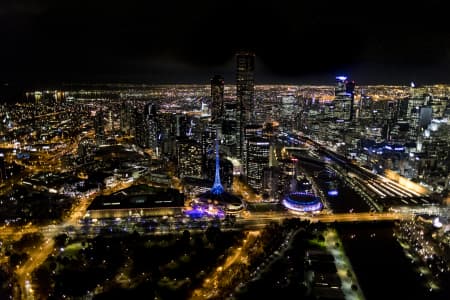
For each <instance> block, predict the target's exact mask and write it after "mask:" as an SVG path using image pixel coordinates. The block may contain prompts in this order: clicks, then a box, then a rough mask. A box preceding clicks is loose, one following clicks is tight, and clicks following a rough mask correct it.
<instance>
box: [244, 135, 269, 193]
mask: <svg viewBox="0 0 450 300" xmlns="http://www.w3.org/2000/svg"><path fill="white" fill-rule="evenodd" d="M247 150H248V152H247V153H248V155H247V161H246V165H247V167H246V170H247V183H248V184H249V185H250V186H251V187H252V188H254V189H255V190H256V191H258V192H259V191H261V189H262V187H263V175H264V171H265V170H266V169H267V168H268V167H269V154H270V143H269V140H267V139H265V138H262V137H252V138H249V139H248V140H247Z"/></svg>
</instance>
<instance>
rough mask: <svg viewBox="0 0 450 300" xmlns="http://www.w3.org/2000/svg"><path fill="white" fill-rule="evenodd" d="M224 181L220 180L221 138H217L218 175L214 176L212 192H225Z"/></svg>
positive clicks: (217, 193)
mask: <svg viewBox="0 0 450 300" xmlns="http://www.w3.org/2000/svg"><path fill="white" fill-rule="evenodd" d="M224 191H225V190H224V188H223V186H222V183H221V182H220V165H219V140H218V139H216V175H215V177H214V184H213V187H212V188H211V193H213V194H214V195H220V194H222V193H223V192H224Z"/></svg>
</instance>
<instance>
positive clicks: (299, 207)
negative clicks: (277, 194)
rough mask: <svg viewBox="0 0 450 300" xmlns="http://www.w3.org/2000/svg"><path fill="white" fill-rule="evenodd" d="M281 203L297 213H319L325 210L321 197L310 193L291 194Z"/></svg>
mask: <svg viewBox="0 0 450 300" xmlns="http://www.w3.org/2000/svg"><path fill="white" fill-rule="evenodd" d="M281 203H282V204H283V205H284V207H286V208H287V209H288V210H290V211H292V212H295V213H304V212H317V211H320V210H322V208H323V204H322V202H321V201H320V197H318V196H316V195H314V194H312V193H308V192H293V193H289V194H287V195H286V196H285V197H284V199H283V200H282V202H281Z"/></svg>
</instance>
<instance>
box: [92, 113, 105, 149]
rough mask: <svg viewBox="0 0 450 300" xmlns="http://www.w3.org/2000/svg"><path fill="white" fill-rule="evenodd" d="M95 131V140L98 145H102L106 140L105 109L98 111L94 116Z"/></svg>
mask: <svg viewBox="0 0 450 300" xmlns="http://www.w3.org/2000/svg"><path fill="white" fill-rule="evenodd" d="M94 131H95V141H96V142H97V145H102V144H104V142H105V120H104V118H103V111H101V110H100V111H97V112H96V113H95V116H94Z"/></svg>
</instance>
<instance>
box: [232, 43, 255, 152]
mask: <svg viewBox="0 0 450 300" xmlns="http://www.w3.org/2000/svg"><path fill="white" fill-rule="evenodd" d="M254 71H255V54H254V53H252V52H248V51H241V52H238V53H237V54H236V101H237V103H238V106H239V108H238V114H239V117H238V120H237V121H238V128H239V131H238V134H237V141H238V145H237V146H238V155H239V158H240V159H241V160H242V158H243V155H244V153H245V136H244V130H245V127H246V125H247V124H249V123H251V122H252V121H253V108H254V107H255V103H254V89H255V80H254Z"/></svg>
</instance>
